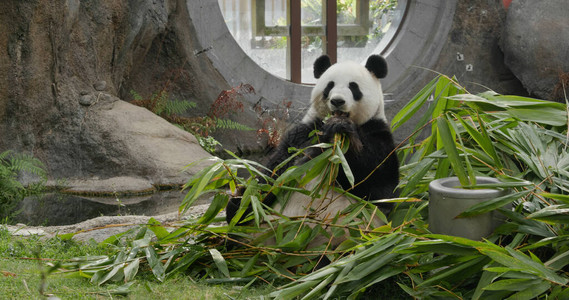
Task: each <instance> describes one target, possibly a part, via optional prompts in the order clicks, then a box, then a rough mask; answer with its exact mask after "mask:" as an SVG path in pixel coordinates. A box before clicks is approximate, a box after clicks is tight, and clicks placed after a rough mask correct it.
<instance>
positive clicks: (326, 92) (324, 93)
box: [322, 81, 334, 99]
mask: <svg viewBox="0 0 569 300" xmlns="http://www.w3.org/2000/svg"><path fill="white" fill-rule="evenodd" d="M333 88H334V81H330V82H328V85H326V88H325V89H324V91H322V96H323V98H324V99H328V95H330V91H331V90H332V89H333Z"/></svg>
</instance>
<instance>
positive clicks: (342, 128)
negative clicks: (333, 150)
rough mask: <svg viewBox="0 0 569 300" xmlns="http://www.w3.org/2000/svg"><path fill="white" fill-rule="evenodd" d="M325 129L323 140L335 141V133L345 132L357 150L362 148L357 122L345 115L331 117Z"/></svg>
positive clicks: (323, 128) (323, 129)
mask: <svg viewBox="0 0 569 300" xmlns="http://www.w3.org/2000/svg"><path fill="white" fill-rule="evenodd" d="M322 131H323V141H324V142H328V143H329V142H332V141H334V135H336V134H337V133H338V134H345V135H346V136H347V137H348V138H349V139H350V144H351V147H352V148H354V149H355V150H359V149H361V141H360V138H359V135H358V130H357V127H356V124H355V123H354V122H353V121H352V120H351V119H349V118H348V117H344V116H332V117H330V118H329V119H328V120H327V121H326V123H325V124H324V127H322Z"/></svg>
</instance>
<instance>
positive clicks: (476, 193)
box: [429, 177, 508, 240]
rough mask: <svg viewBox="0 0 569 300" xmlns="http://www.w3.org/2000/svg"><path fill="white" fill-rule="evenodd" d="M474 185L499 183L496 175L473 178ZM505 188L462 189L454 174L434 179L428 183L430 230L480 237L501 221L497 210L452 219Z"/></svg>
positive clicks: (497, 195) (488, 232)
mask: <svg viewBox="0 0 569 300" xmlns="http://www.w3.org/2000/svg"><path fill="white" fill-rule="evenodd" d="M476 182H477V184H485V183H486V184H487V183H500V181H499V180H498V179H496V178H491V177H476ZM506 193H508V191H507V190H504V189H463V188H461V187H460V181H459V180H458V178H457V177H448V178H441V179H437V180H433V181H432V182H431V183H430V184H429V197H430V199H429V229H430V231H431V232H433V233H439V234H446V235H452V236H459V237H464V238H469V239H472V240H480V239H482V238H483V237H486V236H488V235H490V234H491V233H492V232H493V231H494V229H495V228H496V227H497V226H498V225H500V224H501V223H502V222H503V221H504V217H503V215H502V214H500V213H499V212H497V211H491V212H488V213H485V214H482V215H479V216H476V217H472V218H460V219H455V217H456V216H458V215H459V214H460V213H462V212H463V211H465V210H467V209H468V208H470V207H472V206H473V205H475V204H478V203H481V202H484V201H486V200H490V199H494V198H497V197H501V196H504V195H505V194H506Z"/></svg>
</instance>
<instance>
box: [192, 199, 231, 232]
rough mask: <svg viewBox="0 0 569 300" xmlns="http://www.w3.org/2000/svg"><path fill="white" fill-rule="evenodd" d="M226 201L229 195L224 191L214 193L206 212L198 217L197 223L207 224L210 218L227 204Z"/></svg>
mask: <svg viewBox="0 0 569 300" xmlns="http://www.w3.org/2000/svg"><path fill="white" fill-rule="evenodd" d="M228 201H229V195H227V194H225V193H217V194H215V196H214V197H213V200H212V201H211V203H210V205H209V207H208V208H207V210H206V212H205V213H204V214H203V215H202V216H201V217H200V218H199V220H198V222H197V223H198V224H209V223H210V222H211V220H213V219H214V218H215V217H216V216H217V215H218V214H219V212H220V211H221V210H223V209H224V208H225V207H226V206H227V202H228Z"/></svg>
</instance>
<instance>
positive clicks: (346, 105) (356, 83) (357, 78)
mask: <svg viewBox="0 0 569 300" xmlns="http://www.w3.org/2000/svg"><path fill="white" fill-rule="evenodd" d="M386 75H387V62H386V61H385V59H384V58H383V57H381V56H379V55H372V56H370V57H369V58H368V60H367V62H366V64H365V66H362V65H360V64H358V63H355V62H350V61H347V62H340V63H336V64H334V65H331V63H330V58H329V57H328V56H326V55H323V56H321V57H319V58H318V59H317V60H316V61H315V62H314V77H316V79H318V80H317V81H316V85H315V86H314V89H313V90H312V95H311V97H310V98H311V99H310V100H311V105H310V108H309V110H308V112H307V114H306V116H305V117H304V119H303V122H304V123H311V122H313V121H315V120H317V119H324V118H325V117H326V116H328V115H338V116H347V117H349V118H350V119H351V120H352V121H353V122H354V123H355V124H357V125H362V124H364V123H366V122H367V121H369V120H370V119H374V118H376V119H383V120H385V112H384V110H383V91H382V89H381V83H380V82H379V79H380V78H384V77H385V76H386Z"/></svg>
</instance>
